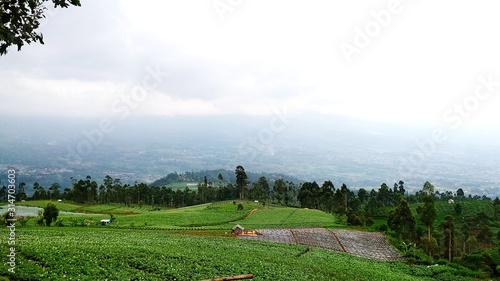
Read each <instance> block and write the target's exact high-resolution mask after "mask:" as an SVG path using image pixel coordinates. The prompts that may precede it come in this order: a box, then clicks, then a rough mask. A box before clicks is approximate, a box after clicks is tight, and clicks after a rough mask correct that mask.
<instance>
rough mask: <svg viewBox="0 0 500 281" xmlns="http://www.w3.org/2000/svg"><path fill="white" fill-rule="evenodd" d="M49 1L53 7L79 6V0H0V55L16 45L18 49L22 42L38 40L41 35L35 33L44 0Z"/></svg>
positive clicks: (41, 38) (42, 11) (39, 40)
mask: <svg viewBox="0 0 500 281" xmlns="http://www.w3.org/2000/svg"><path fill="white" fill-rule="evenodd" d="M48 1H51V2H52V3H54V7H55V8H58V7H60V8H68V7H69V6H70V5H73V6H80V0H0V56H1V55H5V54H6V53H7V49H8V48H9V47H10V46H12V45H16V46H17V50H18V51H20V50H21V47H22V46H23V45H24V43H28V44H30V43H31V42H40V43H41V44H43V35H42V34H41V33H37V32H36V29H37V28H38V27H40V20H41V19H43V18H44V17H45V15H44V11H45V10H46V9H47V8H46V7H45V6H44V5H43V4H44V2H48Z"/></svg>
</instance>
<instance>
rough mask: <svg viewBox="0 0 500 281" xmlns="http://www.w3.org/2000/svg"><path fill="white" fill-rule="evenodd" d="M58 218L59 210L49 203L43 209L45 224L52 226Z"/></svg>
mask: <svg viewBox="0 0 500 281" xmlns="http://www.w3.org/2000/svg"><path fill="white" fill-rule="evenodd" d="M57 216H59V209H58V208H57V206H56V205H54V204H53V203H48V204H47V206H45V208H44V209H43V219H44V220H45V224H46V225H47V226H50V224H51V223H52V222H54V221H56V220H57Z"/></svg>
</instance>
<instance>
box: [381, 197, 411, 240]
mask: <svg viewBox="0 0 500 281" xmlns="http://www.w3.org/2000/svg"><path fill="white" fill-rule="evenodd" d="M387 224H388V225H389V227H390V228H391V229H392V230H394V231H395V232H396V233H397V234H398V235H400V236H401V238H403V240H405V241H409V240H412V239H413V238H414V237H413V236H414V233H415V225H416V222H415V218H414V217H413V213H412V211H411V209H410V206H409V205H408V202H407V201H406V200H404V199H402V200H401V201H400V205H399V206H398V207H397V208H395V209H394V210H393V211H392V212H391V214H390V215H389V218H388V219H387Z"/></svg>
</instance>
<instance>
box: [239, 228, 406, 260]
mask: <svg viewBox="0 0 500 281" xmlns="http://www.w3.org/2000/svg"><path fill="white" fill-rule="evenodd" d="M256 230H257V232H258V233H261V234H262V235H257V236H251V235H242V236H239V237H240V238H243V239H254V240H265V241H272V242H281V243H290V244H300V245H306V246H312V247H318V248H324V249H328V250H333V251H338V252H346V253H349V254H351V255H354V256H359V257H365V258H370V259H376V260H384V261H396V260H403V258H402V257H401V255H400V254H399V253H398V252H397V251H396V250H395V249H394V247H392V245H390V244H389V243H388V242H387V240H386V239H385V237H384V236H383V235H382V234H381V233H378V232H364V231H355V230H345V229H326V228H320V227H315V228H279V229H256Z"/></svg>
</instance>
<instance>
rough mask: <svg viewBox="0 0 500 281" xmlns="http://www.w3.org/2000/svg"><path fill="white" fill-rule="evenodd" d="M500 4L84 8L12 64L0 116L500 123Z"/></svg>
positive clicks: (59, 18) (232, 0)
mask: <svg viewBox="0 0 500 281" xmlns="http://www.w3.org/2000/svg"><path fill="white" fill-rule="evenodd" d="M499 8H500V3H499V2H498V1H495V0H491V1H409V0H401V1H391V0H385V1H374V0H370V1H329V0H328V1H327V0H325V1H264V0H251V1H250V0H220V1H213V0H204V1H200V0H196V1H194V0H191V1H186V0H182V1H181V0H177V1H165V0H162V1H142V2H138V1H96V0H93V1H85V0H82V7H71V8H69V9H62V10H60V9H59V10H54V9H53V8H50V9H49V10H48V11H47V19H46V20H45V21H44V22H43V26H42V28H41V29H40V30H41V31H42V33H43V35H44V40H45V45H40V44H31V45H26V46H25V47H23V49H22V51H21V52H17V51H16V50H15V49H14V48H11V49H9V53H8V54H7V55H6V56H2V57H0V85H1V87H0V100H1V103H0V112H1V113H0V114H1V115H8V116H19V115H23V116H54V115H56V116H90V117H101V116H115V117H125V116H128V114H133V115H213V114H235V113H238V114H248V115H263V114H272V112H274V111H277V110H278V111H279V110H283V108H285V107H286V108H288V109H292V110H294V111H295V112H301V113H303V114H308V113H322V114H332V115H341V116H348V117H352V118H356V119H362V120H371V121H380V122H394V123H405V124H426V125H430V126H436V125H439V124H447V125H450V126H452V127H457V128H458V127H460V126H462V125H463V124H466V125H467V126H473V127H474V126H481V127H485V128H489V129H499V128H500V125H499V124H500V123H499V122H498V121H500V110H498V108H500V52H499V50H500V36H499V32H498V27H499V26H500V17H499V16H498V11H499ZM488 81H489V82H488ZM496 81H498V82H496Z"/></svg>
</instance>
